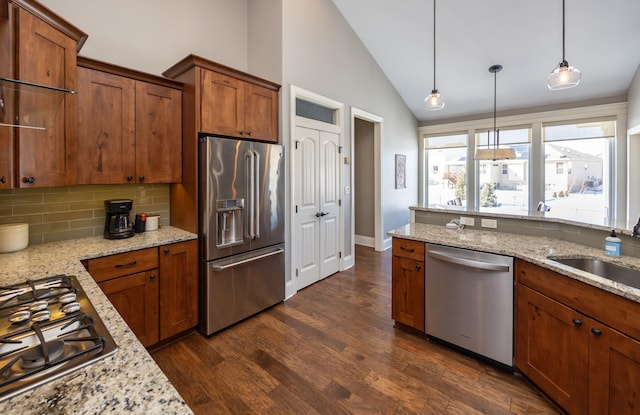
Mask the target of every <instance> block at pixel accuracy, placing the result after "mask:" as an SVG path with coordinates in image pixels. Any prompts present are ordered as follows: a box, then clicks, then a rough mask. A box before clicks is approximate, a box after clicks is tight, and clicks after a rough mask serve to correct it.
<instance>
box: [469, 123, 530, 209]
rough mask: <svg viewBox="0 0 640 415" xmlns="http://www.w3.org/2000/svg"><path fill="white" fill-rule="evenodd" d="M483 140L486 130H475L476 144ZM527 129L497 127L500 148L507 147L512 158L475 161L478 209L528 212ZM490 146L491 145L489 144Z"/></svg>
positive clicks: (528, 129) (485, 139)
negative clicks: (514, 153) (512, 154)
mask: <svg viewBox="0 0 640 415" xmlns="http://www.w3.org/2000/svg"><path fill="white" fill-rule="evenodd" d="M483 141H484V143H486V142H487V133H486V132H483V133H476V145H477V146H478V147H479V148H481V147H482V146H483V145H486V144H483ZM530 142H531V129H530V128H517V129H509V130H500V147H511V148H513V149H514V150H515V152H516V159H515V160H504V161H500V162H495V161H491V160H487V161H485V160H480V161H478V204H479V208H478V210H479V211H481V212H495V213H507V214H509V213H510V214H520V215H528V214H529V173H528V172H529V149H530V147H531V145H530ZM490 145H493V143H491V144H490Z"/></svg>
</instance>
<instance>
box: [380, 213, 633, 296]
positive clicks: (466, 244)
mask: <svg viewBox="0 0 640 415" xmlns="http://www.w3.org/2000/svg"><path fill="white" fill-rule="evenodd" d="M388 235H390V236H393V237H397V238H403V239H412V240H416V241H422V242H427V243H433V244H439V245H447V246H453V247H457V248H466V249H473V250H476V251H484V252H490V253H495V254H502V255H508V256H512V257H515V258H520V259H523V260H525V261H529V262H531V263H534V264H537V265H540V266H542V267H545V268H548V269H550V270H553V271H556V272H558V273H560V274H563V275H566V276H569V277H571V278H574V279H576V280H579V281H582V282H584V283H586V284H589V285H592V286H595V287H598V288H601V289H603V290H605V291H609V292H611V293H614V294H617V295H619V296H622V297H625V298H627V299H629V300H632V301H636V302H640V289H637V288H634V287H630V286H628V285H625V284H621V283H617V282H615V281H612V280H609V279H607V278H603V277H599V276H597V275H594V274H591V273H589V272H584V271H580V270H576V269H574V268H571V267H568V266H565V265H563V264H560V263H558V262H555V261H551V260H549V258H548V257H556V258H563V257H565V258H566V257H573V256H577V255H579V256H581V257H589V258H595V259H600V260H603V261H607V262H612V263H615V264H617V265H621V266H624V267H628V268H632V269H636V270H640V259H639V258H635V257H631V256H627V255H623V256H620V257H611V256H608V255H607V254H606V253H605V252H604V249H596V248H591V247H587V246H584V245H580V244H576V243H571V242H566V241H562V240H559V239H554V238H549V237H538V236H527V235H516V234H510V233H503V232H493V231H483V230H478V229H469V228H465V229H462V230H450V229H446V228H445V227H444V226H442V225H429V224H423V223H410V224H408V225H405V226H403V227H400V228H398V229H394V230H392V231H390V232H388Z"/></svg>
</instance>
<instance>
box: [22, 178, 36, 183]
mask: <svg viewBox="0 0 640 415" xmlns="http://www.w3.org/2000/svg"><path fill="white" fill-rule="evenodd" d="M22 181H23V182H24V183H29V184H32V183H35V182H36V178H35V177H23V178H22Z"/></svg>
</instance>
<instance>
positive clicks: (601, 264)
mask: <svg viewBox="0 0 640 415" xmlns="http://www.w3.org/2000/svg"><path fill="white" fill-rule="evenodd" d="M548 259H549V260H551V261H554V262H558V263H560V264H564V265H567V266H569V267H571V268H576V269H579V270H582V271H585V272H589V273H591V274H595V275H598V276H600V277H603V278H607V279H610V280H612V281H615V282H619V283H621V284H625V285H628V286H630V287H634V288H640V271H638V270H635V269H631V268H626V267H622V266H620V265H616V264H613V263H611V262H606V261H600V260H599V259H594V258H583V257H572V258H554V257H549V258H548Z"/></svg>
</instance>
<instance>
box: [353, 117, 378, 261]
mask: <svg viewBox="0 0 640 415" xmlns="http://www.w3.org/2000/svg"><path fill="white" fill-rule="evenodd" d="M356 118H358V119H361V120H364V121H368V122H370V123H372V124H373V158H374V161H373V172H374V174H373V175H374V179H373V180H374V197H373V200H374V205H375V206H374V215H375V219H374V221H375V231H374V248H375V250H376V251H384V250H385V247H384V238H383V235H382V230H383V229H384V223H383V220H384V218H383V217H382V192H383V190H382V179H381V177H380V172H381V171H382V151H381V149H382V139H383V131H384V128H383V121H384V119H383V118H382V117H380V116H378V115H375V114H372V113H370V112H367V111H364V110H361V109H359V108H356V107H353V106H352V107H351V159H352V161H353V160H354V159H355V131H356V128H355V124H356V122H355V120H356ZM353 178H354V167H353V162H352V163H351V187H352V188H353V187H354V183H355V181H354V179H353ZM356 191H357V189H352V192H351V199H350V200H351V252H352V253H353V252H355V233H356V225H355V222H356V221H355V209H354V207H355V201H354V195H355V194H356V193H355V192H356Z"/></svg>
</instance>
